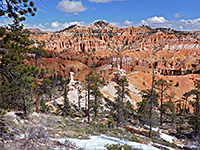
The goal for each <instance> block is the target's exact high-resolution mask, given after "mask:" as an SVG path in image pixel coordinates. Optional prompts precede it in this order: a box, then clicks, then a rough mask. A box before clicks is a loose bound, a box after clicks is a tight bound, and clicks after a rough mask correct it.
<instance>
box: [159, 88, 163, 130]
mask: <svg viewBox="0 0 200 150" xmlns="http://www.w3.org/2000/svg"><path fill="white" fill-rule="evenodd" d="M162 124H163V91H161V97H160V126H162Z"/></svg>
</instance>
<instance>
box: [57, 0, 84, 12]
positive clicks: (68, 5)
mask: <svg viewBox="0 0 200 150" xmlns="http://www.w3.org/2000/svg"><path fill="white" fill-rule="evenodd" d="M57 9H58V10H60V11H63V12H66V13H74V14H76V15H77V13H79V12H83V11H86V10H87V8H86V7H85V6H83V4H82V2H81V1H69V0H62V1H60V2H59V3H58V5H57Z"/></svg>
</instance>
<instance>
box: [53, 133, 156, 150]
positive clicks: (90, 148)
mask: <svg viewBox="0 0 200 150" xmlns="http://www.w3.org/2000/svg"><path fill="white" fill-rule="evenodd" d="M51 140H53V141H58V142H60V143H62V144H64V143H65V141H66V140H69V141H70V142H72V143H74V144H75V145H76V146H77V147H79V148H83V149H85V150H106V148H105V147H104V146H105V145H106V144H121V145H124V144H127V145H130V146H132V147H133V148H139V149H143V150H150V149H151V150H159V149H158V148H156V147H153V146H151V144H149V145H145V144H141V143H137V142H131V141H124V140H120V139H118V138H114V137H109V136H106V135H100V136H91V137H90V139H85V140H81V139H72V138H68V139H64V138H63V139H51Z"/></svg>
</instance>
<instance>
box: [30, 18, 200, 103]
mask: <svg viewBox="0 0 200 150" xmlns="http://www.w3.org/2000/svg"><path fill="white" fill-rule="evenodd" d="M30 38H31V39H33V40H38V41H44V43H45V51H46V57H43V58H42V59H41V62H42V63H41V64H40V66H41V67H46V68H48V69H50V70H54V71H55V72H56V73H57V74H60V75H62V76H63V77H65V76H70V72H74V79H79V80H80V81H83V80H84V78H85V75H87V74H88V73H89V71H90V70H93V71H96V72H100V73H101V75H102V76H103V78H104V79H105V80H106V81H107V82H108V83H110V82H111V81H113V79H114V78H115V75H116V74H114V73H116V72H117V68H118V66H119V68H120V69H122V70H124V71H125V72H126V76H127V77H128V79H129V82H130V83H131V84H132V85H133V87H135V88H136V89H138V91H140V90H141V89H147V88H149V87H151V77H152V74H151V72H152V67H153V64H154V63H155V64H156V65H155V73H156V76H158V78H160V77H164V78H166V79H167V80H170V81H171V80H173V81H171V82H172V83H173V84H176V83H175V81H176V82H179V83H180V84H181V86H182V87H184V88H182V89H179V87H176V88H175V89H173V90H175V91H176V89H179V90H181V91H182V90H183V91H182V92H179V91H178V90H177V93H178V95H179V96H180V97H181V96H182V95H181V94H183V92H186V91H188V90H190V89H192V88H193V80H195V79H198V78H199V71H200V65H199V64H200V31H193V32H183V31H175V30H171V29H164V28H158V29H153V28H151V27H149V26H139V27H129V28H119V27H115V26H113V25H111V24H109V23H107V22H104V21H97V22H95V23H93V24H91V25H89V26H78V25H73V26H71V27H68V28H66V29H63V30H60V31H57V32H45V31H39V30H31V35H30ZM118 70H119V69H118ZM133 77H134V78H133ZM175 77H177V78H175ZM178 77H180V78H178ZM183 79H184V81H185V82H187V84H188V85H187V84H186V83H184V82H182V80H183ZM185 84H186V86H185ZM132 95H133V96H132V97H134V98H135V101H139V100H140V98H138V97H137V96H136V95H137V94H135V95H134V94H132ZM177 99H178V97H177Z"/></svg>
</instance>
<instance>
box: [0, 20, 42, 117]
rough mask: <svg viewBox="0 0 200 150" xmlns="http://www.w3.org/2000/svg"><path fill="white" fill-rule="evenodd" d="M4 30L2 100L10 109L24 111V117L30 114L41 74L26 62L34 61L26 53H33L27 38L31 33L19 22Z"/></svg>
mask: <svg viewBox="0 0 200 150" xmlns="http://www.w3.org/2000/svg"><path fill="white" fill-rule="evenodd" d="M1 31H2V32H0V33H1V41H0V54H1V55H2V57H1V58H0V61H1V63H0V76H1V78H2V79H3V80H2V81H1V82H2V83H3V84H2V85H1V88H0V89H1V92H2V93H3V95H2V96H0V99H1V101H3V102H6V103H7V104H9V106H8V107H12V108H16V109H23V111H24V115H27V113H28V110H27V109H28V108H29V106H31V105H32V102H31V101H33V97H34V92H35V88H36V82H35V76H36V75H38V74H40V72H41V70H40V69H37V68H36V67H35V66H31V65H26V63H25V62H26V61H29V62H30V61H32V60H31V58H30V57H29V56H28V55H27V54H32V53H33V49H34V47H33V46H32V45H33V44H34V42H33V41H31V40H29V39H28V36H29V32H28V31H27V30H23V25H20V24H19V21H18V20H17V19H15V20H14V23H13V24H12V25H9V27H6V29H4V28H1ZM4 31H5V32H4ZM5 87H6V88H5ZM5 90H6V91H5ZM6 92H7V94H5V93H6Z"/></svg>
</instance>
